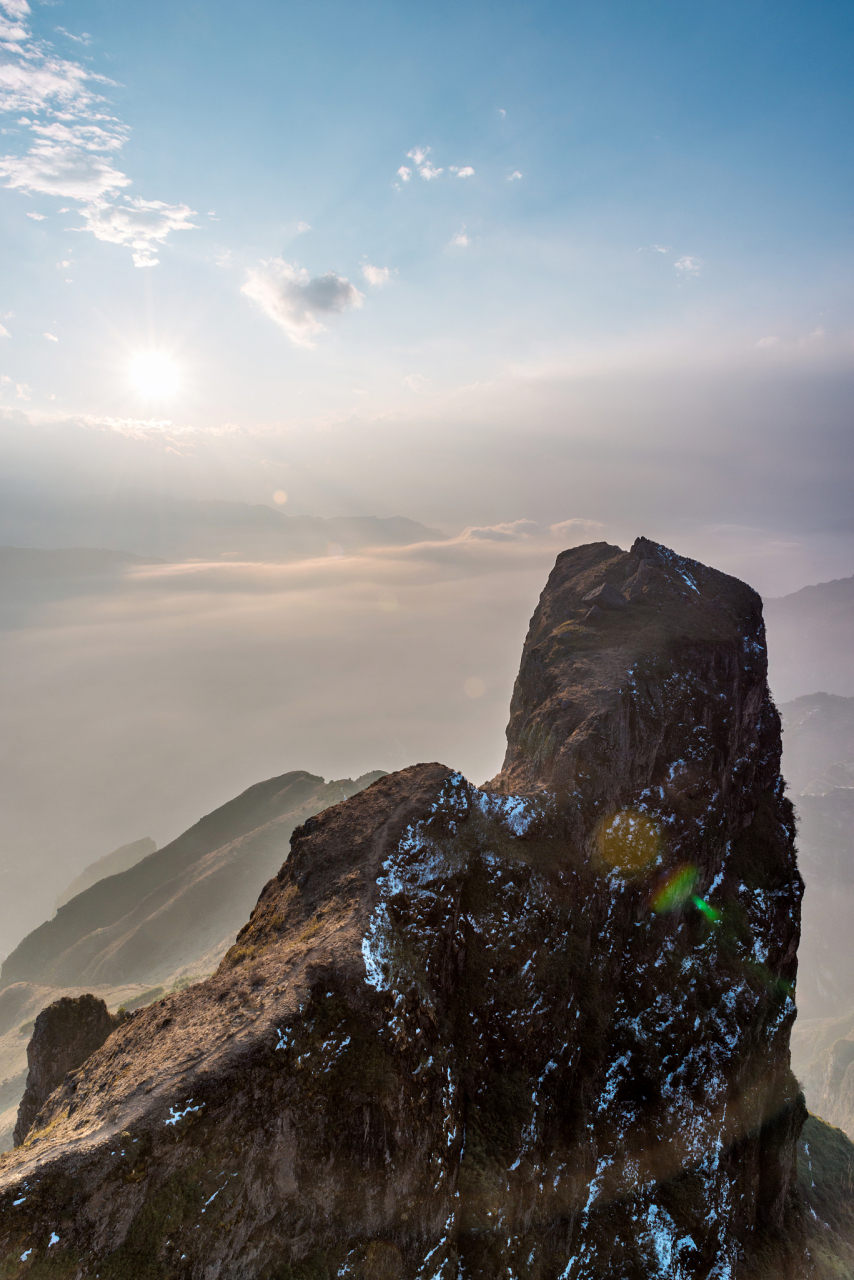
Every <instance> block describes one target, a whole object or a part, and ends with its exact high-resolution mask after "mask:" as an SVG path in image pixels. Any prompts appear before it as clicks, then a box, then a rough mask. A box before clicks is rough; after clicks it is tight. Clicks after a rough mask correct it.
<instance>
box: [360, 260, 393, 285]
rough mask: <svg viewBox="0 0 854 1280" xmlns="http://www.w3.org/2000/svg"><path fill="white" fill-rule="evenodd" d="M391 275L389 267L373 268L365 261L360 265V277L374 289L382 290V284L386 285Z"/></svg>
mask: <svg viewBox="0 0 854 1280" xmlns="http://www.w3.org/2000/svg"><path fill="white" fill-rule="evenodd" d="M391 274H392V273H391V268H390V267H374V266H372V265H371V263H370V262H367V261H365V262H363V263H362V275H363V276H364V277H365V279H366V280H367V282H368V284H372V285H373V286H374V288H375V289H379V288H382V286H383V285H384V284H388V282H389V279H390V278H391Z"/></svg>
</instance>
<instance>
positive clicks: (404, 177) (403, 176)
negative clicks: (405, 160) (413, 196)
mask: <svg viewBox="0 0 854 1280" xmlns="http://www.w3.org/2000/svg"><path fill="white" fill-rule="evenodd" d="M397 176H398V177H399V178H400V180H401V182H408V181H409V179H410V178H411V177H412V170H411V169H410V168H409V166H408V165H405V164H402V165H401V166H400V168H399V169H398V171H397Z"/></svg>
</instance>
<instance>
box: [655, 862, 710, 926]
mask: <svg viewBox="0 0 854 1280" xmlns="http://www.w3.org/2000/svg"><path fill="white" fill-rule="evenodd" d="M698 874H699V873H698V871H697V868H696V867H692V866H684V867H677V869H676V870H675V871H671V873H670V875H669V876H668V877H667V879H666V880H665V882H664V884H663V885H662V886H661V888H660V889H659V890H658V891H657V893H655V895H654V896H653V899H652V909H653V911H654V912H655V913H656V914H657V915H665V914H666V913H667V912H668V911H678V910H679V908H680V907H684V906H685V903H686V902H688V901H689V900H690V899H691V898H693V896H694V888H695V886H696V884H697V879H698Z"/></svg>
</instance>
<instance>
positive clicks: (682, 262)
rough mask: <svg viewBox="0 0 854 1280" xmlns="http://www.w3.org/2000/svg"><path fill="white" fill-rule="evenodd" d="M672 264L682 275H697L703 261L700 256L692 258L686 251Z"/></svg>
mask: <svg viewBox="0 0 854 1280" xmlns="http://www.w3.org/2000/svg"><path fill="white" fill-rule="evenodd" d="M673 265H674V266H675V267H676V270H677V271H679V272H681V274H682V275H683V276H698V275H699V274H700V271H701V270H702V267H703V263H702V261H701V259H700V258H692V257H691V256H690V254H687V253H686V254H684V255H683V257H681V258H678V259H677V260H676V262H675V263H674V264H673Z"/></svg>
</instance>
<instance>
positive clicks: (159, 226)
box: [83, 196, 196, 267]
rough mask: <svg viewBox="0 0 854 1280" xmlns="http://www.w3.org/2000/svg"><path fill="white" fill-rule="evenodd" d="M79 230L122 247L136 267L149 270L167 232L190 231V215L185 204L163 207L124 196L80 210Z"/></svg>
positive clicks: (194, 224) (190, 210)
mask: <svg viewBox="0 0 854 1280" xmlns="http://www.w3.org/2000/svg"><path fill="white" fill-rule="evenodd" d="M83 212H84V214H85V222H84V227H83V229H84V230H86V231H91V232H92V235H93V236H95V237H96V238H97V239H98V240H106V241H107V242H108V243H109V244H122V245H126V246H127V247H128V248H130V249H132V250H133V261H134V265H135V266H137V267H153V266H156V265H157V262H158V261H159V259H157V258H156V257H155V256H154V254H155V252H156V250H157V247H158V246H159V245H162V244H163V241H164V240H165V239H166V237H167V236H168V235H169V233H170V231H191V230H193V228H194V227H195V226H196V223H194V222H191V221H190V219H191V218H192V217H193V216H194V212H193V210H192V209H190V208H189V207H188V206H187V205H185V204H179V205H170V204H164V203H163V201H162V200H142V199H141V198H140V197H139V196H126V197H124V198H123V199H122V200H121V201H119V202H114V203H110V202H109V201H107V200H95V201H93V202H92V203H90V204H89V205H87V207H86V208H85V209H84V211H83Z"/></svg>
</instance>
